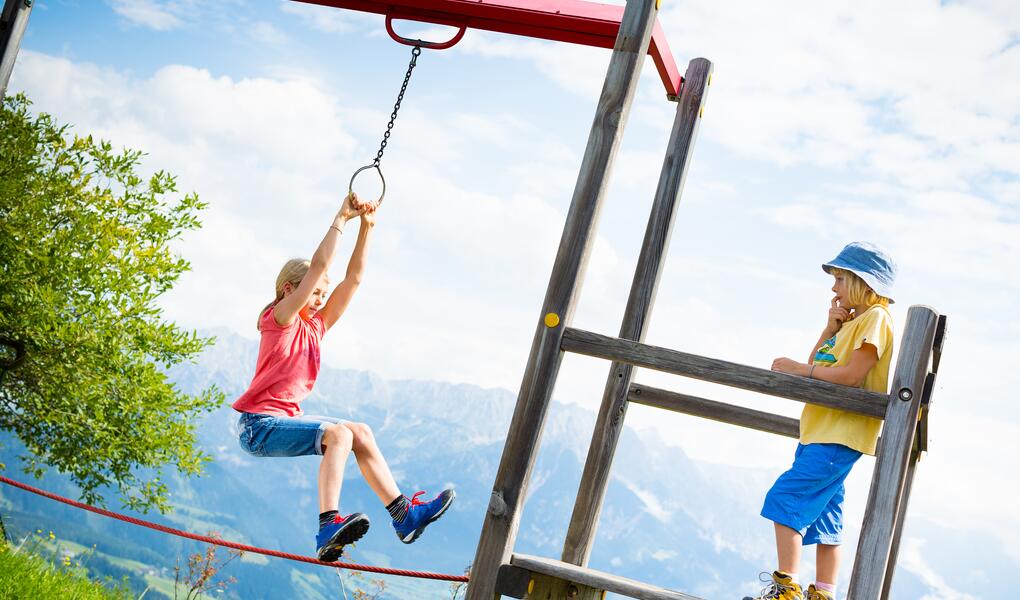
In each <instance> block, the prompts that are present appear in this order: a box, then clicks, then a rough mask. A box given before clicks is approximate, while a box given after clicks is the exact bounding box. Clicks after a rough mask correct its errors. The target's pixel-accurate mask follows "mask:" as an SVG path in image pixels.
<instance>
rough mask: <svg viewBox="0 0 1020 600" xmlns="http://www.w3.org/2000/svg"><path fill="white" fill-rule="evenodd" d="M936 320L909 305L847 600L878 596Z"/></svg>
mask: <svg viewBox="0 0 1020 600" xmlns="http://www.w3.org/2000/svg"><path fill="white" fill-rule="evenodd" d="M937 323H938V314H937V313H936V312H935V311H934V310H932V309H931V308H929V307H927V306H911V307H910V310H909V311H907V324H906V327H905V328H904V332H903V340H902V342H901V344H900V355H899V357H898V360H897V362H896V373H895V375H894V376H893V381H892V387H891V393H890V394H889V408H888V410H887V411H886V418H885V424H884V426H883V430H882V442H881V444H880V445H879V447H878V458H877V459H876V461H875V471H874V475H873V476H872V480H871V491H870V492H869V494H868V505H867V507H866V508H865V509H864V515H865V518H864V524H863V526H862V528H861V536H860V540H859V541H858V545H857V557H856V559H855V560H854V568H853V575H852V576H851V579H850V589H849V592H848V595H847V598H848V599H849V600H876V599H878V598H881V597H882V590H883V585H884V584H885V580H886V568H887V566H888V565H889V557H890V551H891V548H892V539H893V534H894V531H895V528H896V517H897V515H898V513H899V508H900V503H901V501H902V498H903V490H904V487H905V486H904V483H905V481H906V479H907V474H908V466H909V462H910V457H911V453H912V452H913V451H914V436H915V434H916V432H917V421H918V416H919V415H920V412H921V400H922V398H923V393H922V392H923V388H924V381H925V377H926V375H927V373H928V365H929V363H930V361H931V356H932V344H933V341H934V338H935V328H936V325H937Z"/></svg>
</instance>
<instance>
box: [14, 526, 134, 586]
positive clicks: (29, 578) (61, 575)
mask: <svg viewBox="0 0 1020 600" xmlns="http://www.w3.org/2000/svg"><path fill="white" fill-rule="evenodd" d="M39 547H40V544H38V543H33V542H32V541H31V540H29V542H28V543H27V544H22V545H21V547H19V548H17V549H16V550H15V549H14V548H12V547H10V546H8V545H7V544H6V543H4V542H0V600H15V599H18V600H20V599H26V600H29V599H31V600H35V599H36V598H61V599H66V600H126V599H129V598H131V599H133V595H132V594H131V593H130V592H129V591H128V590H127V589H126V588H125V587H122V586H117V587H108V586H107V585H104V584H103V583H101V582H98V581H92V580H90V579H88V577H86V576H85V575H84V574H83V573H82V571H83V569H82V568H81V567H80V565H75V564H72V563H71V561H70V560H69V559H67V558H65V559H63V560H57V559H56V555H53V554H50V555H48V556H47V555H43V554H38V553H37V551H38V549H39Z"/></svg>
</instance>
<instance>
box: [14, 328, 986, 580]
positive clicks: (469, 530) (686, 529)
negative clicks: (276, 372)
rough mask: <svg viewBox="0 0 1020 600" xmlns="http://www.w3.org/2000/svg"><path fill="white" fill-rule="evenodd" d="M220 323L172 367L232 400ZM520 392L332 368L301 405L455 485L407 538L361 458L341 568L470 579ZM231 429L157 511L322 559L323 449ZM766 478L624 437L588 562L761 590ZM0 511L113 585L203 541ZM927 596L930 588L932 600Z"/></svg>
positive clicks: (579, 418)
mask: <svg viewBox="0 0 1020 600" xmlns="http://www.w3.org/2000/svg"><path fill="white" fill-rule="evenodd" d="M216 333H217V334H218V338H219V339H218V342H217V344H216V346H215V347H214V348H212V349H210V350H209V351H208V352H206V353H205V355H204V356H203V357H202V358H201V359H200V360H199V361H197V363H196V364H193V365H186V366H183V367H180V368H176V369H174V370H173V371H172V372H171V373H170V377H171V378H172V379H173V381H175V382H176V383H177V385H179V386H180V387H181V388H182V389H184V390H191V391H194V390H198V389H201V388H203V387H205V386H207V385H209V384H216V385H218V386H219V387H220V388H221V389H223V390H224V391H225V392H226V393H227V395H228V397H235V396H236V395H238V394H239V393H240V392H242V391H243V390H244V388H245V387H246V386H247V384H248V382H249V381H250V378H251V373H252V368H253V365H254V364H255V356H256V352H257V344H256V343H255V342H252V341H249V340H245V339H243V338H240V337H238V336H234V335H231V334H229V333H224V332H216ZM515 400H516V398H515V394H514V393H512V392H509V391H507V390H496V389H482V388H479V387H475V386H470V385H452V384H446V383H439V382H427V381H385V380H382V379H380V378H378V377H376V376H374V375H372V374H370V373H364V372H357V371H346V370H334V369H323V371H322V372H321V374H320V378H319V382H318V384H317V386H316V391H315V392H314V393H313V394H312V395H311V396H310V397H309V398H308V399H307V400H306V401H305V403H304V408H305V411H306V412H307V413H309V414H329V415H333V416H338V417H341V418H344V419H349V420H352V421H361V422H365V423H368V424H369V425H371V426H372V427H373V429H374V431H375V433H376V437H377V439H378V441H379V445H380V447H381V448H382V449H383V452H384V454H385V455H386V456H387V459H388V460H389V462H390V465H391V467H392V469H393V471H394V474H395V476H396V478H397V481H398V483H399V484H400V486H401V488H402V490H403V491H404V493H406V494H408V495H410V494H412V493H414V492H415V491H417V490H419V489H424V490H428V492H429V493H430V494H431V493H435V492H437V491H438V490H439V489H441V488H442V487H444V486H447V485H453V486H455V487H456V489H457V494H458V496H457V501H456V503H455V504H454V506H453V508H452V509H451V510H450V511H449V512H448V513H447V515H445V516H444V517H443V519H442V520H441V521H439V522H437V523H435V524H434V525H432V526H431V527H430V528H429V529H428V531H427V532H426V533H425V534H424V535H423V536H422V538H420V539H419V540H418V541H417V542H415V543H414V544H413V545H410V546H407V545H404V544H402V543H400V542H399V540H398V539H397V538H396V536H395V535H394V534H393V531H392V528H391V527H390V525H389V520H388V517H387V515H386V512H385V509H384V508H383V507H382V506H381V505H380V503H379V501H378V500H377V499H376V498H375V497H374V495H373V494H372V492H371V491H370V490H369V489H368V487H367V485H365V483H364V482H363V480H362V478H361V475H360V473H359V472H358V470H357V468H356V466H355V465H354V462H353V460H352V461H351V462H350V463H348V469H347V473H346V478H345V483H344V489H343V496H342V497H343V501H342V506H341V509H342V510H343V511H345V512H350V511H362V512H365V513H366V514H367V515H368V516H369V517H370V518H371V519H372V522H373V526H372V529H371V531H370V532H369V534H368V535H367V536H366V537H365V539H363V540H362V541H361V542H359V544H358V545H357V547H356V548H354V549H353V550H352V551H351V552H349V554H348V555H347V556H346V557H345V560H349V561H352V562H363V563H371V564H377V565H382V566H391V567H397V568H407V569H413V570H432V571H441V572H448V573H461V572H462V571H463V570H464V568H465V567H466V566H467V565H468V563H469V562H470V561H471V559H472V557H473V555H474V550H475V545H476V543H477V540H478V535H479V531H480V528H481V523H482V516H483V514H484V510H485V507H486V506H487V503H488V498H489V492H490V490H491V487H492V481H493V478H494V475H495V471H496V467H497V465H498V463H499V458H500V454H501V452H502V448H503V440H504V437H505V434H506V430H507V427H508V425H509V422H510V417H511V413H512V411H513V408H514V403H515ZM594 418H595V417H594V414H593V413H591V412H589V411H585V410H583V409H580V408H578V407H576V406H572V405H562V404H554V405H553V407H552V408H551V410H550V415H549V420H548V423H547V425H546V429H545V433H544V437H543V446H542V451H541V453H540V456H539V459H538V462H537V464H536V467H535V470H534V476H533V480H532V483H531V488H530V490H529V497H528V501H527V504H526V507H525V512H524V517H523V519H522V522H521V528H520V535H519V538H518V545H517V550H518V551H520V552H526V553H530V554H538V555H543V556H550V557H558V556H559V553H560V551H561V549H562V544H563V539H564V535H565V531H566V525H567V523H568V521H569V517H570V511H571V509H572V507H573V501H574V496H575V494H576V492H577V485H578V480H579V477H580V472H581V469H582V466H583V461H584V456H585V454H586V452H587V446H588V442H589V440H590V436H591V432H592V429H593V424H594ZM235 423H236V413H234V411H233V410H231V409H230V408H229V406H224V407H222V408H220V409H219V410H217V411H215V412H213V413H211V414H209V415H208V416H207V417H206V418H204V419H203V421H202V422H201V423H200V424H199V425H198V431H199V439H200V443H201V445H202V446H203V447H204V448H205V449H206V450H207V451H208V452H209V453H210V454H211V455H212V456H213V457H214V458H215V460H214V461H213V462H212V463H211V464H210V465H209V466H208V468H207V470H206V471H207V472H206V474H205V476H203V477H200V478H195V479H190V480H183V479H179V478H174V479H173V480H172V481H171V482H170V483H171V489H172V493H173V496H172V499H173V501H174V504H175V506H176V507H177V509H176V511H175V512H174V513H173V514H172V515H169V516H168V517H166V518H159V517H157V518H156V520H160V521H162V522H166V523H169V524H173V525H175V526H178V527H182V528H186V529H189V530H192V531H195V532H199V533H205V532H208V531H217V532H219V533H220V534H221V535H222V536H223V537H225V538H227V539H233V540H238V541H243V542H246V543H251V544H255V545H258V546H263V547H267V548H273V549H278V550H282V551H286V552H293V553H298V554H305V555H311V554H313V552H314V543H313V537H314V532H315V527H316V516H317V507H316V505H315V502H316V501H315V497H316V496H315V485H316V481H315V476H316V468H317V465H318V459H317V458H316V457H302V458H298V459H264V458H262V459H259V458H253V457H251V456H249V455H247V454H245V453H244V452H243V451H242V450H241V449H240V448H239V447H238V445H237V435H236V426H235ZM18 449H19V448H18V446H17V444H16V443H13V442H11V441H8V443H7V444H6V447H5V448H4V449H2V450H0V462H7V463H8V464H9V465H10V464H11V456H12V455H13V454H14V453H15V452H16V451H17V450H18ZM8 472H9V473H11V472H14V469H10V468H9V469H8ZM15 474H16V473H15ZM16 475H17V474H16ZM770 477H771V474H763V473H759V472H745V471H742V470H739V469H733V468H723V467H717V466H713V465H698V464H695V463H693V462H692V461H691V460H689V459H688V457H687V456H686V455H685V454H684V453H683V452H682V451H680V450H678V449H676V448H673V447H669V446H667V445H666V444H664V443H662V441H661V440H659V439H657V438H655V436H649V434H646V433H642V434H641V436H639V435H637V434H636V433H635V432H634V431H632V430H630V429H626V430H625V432H624V435H623V437H622V439H621V443H620V446H619V451H618V454H617V457H616V461H615V463H614V468H613V477H612V481H611V484H610V487H609V491H608V494H607V497H606V501H605V504H604V508H603V512H602V519H601V524H600V528H599V534H598V538H597V540H596V544H595V549H594V552H593V555H592V559H591V566H593V567H595V568H601V569H605V570H607V571H611V572H614V573H618V574H620V575H624V576H627V577H632V578H635V579H639V580H643V581H648V582H653V583H656V584H659V585H663V586H667V587H672V588H675V589H680V590H683V591H686V592H689V593H692V594H695V595H698V596H701V597H704V598H710V599H724V598H733V597H741V595H742V593H744V592H750V591H752V590H755V589H757V582H756V581H755V575H756V574H757V572H758V571H760V570H764V569H767V568H768V567H770V566H771V564H772V561H773V558H772V553H773V548H772V539H771V532H770V528H769V527H768V524H767V523H765V522H764V521H763V520H762V519H761V518H759V517H758V516H757V511H758V508H759V507H760V501H761V490H763V489H764V488H766V487H767V486H768V484H769V483H770V481H769V478H770ZM21 478H24V477H23V476H21ZM42 485H43V486H44V487H46V488H47V489H51V490H53V491H57V492H59V493H64V494H70V495H72V496H73V495H74V490H73V489H72V488H71V486H70V485H69V484H68V483H67V482H66V480H65V479H64V478H62V477H59V476H55V475H50V476H47V477H46V479H45V480H44V482H43V483H42ZM0 508H2V510H3V515H4V518H5V522H7V523H8V527H9V528H11V529H13V530H14V531H16V532H19V533H23V532H25V531H29V530H32V529H35V528H37V527H38V528H42V529H44V530H53V531H54V532H56V533H57V535H58V536H59V537H60V538H61V539H63V540H69V541H75V542H78V543H80V544H82V545H85V546H91V545H92V544H96V546H97V548H96V555H95V558H94V559H93V560H94V561H95V564H94V565H93V566H94V567H95V570H96V571H98V572H100V573H109V574H112V575H114V576H117V577H119V576H120V575H121V574H122V572H124V573H128V574H130V575H131V576H132V577H133V578H134V579H135V581H136V582H137V585H139V586H141V587H144V584H143V583H141V582H142V580H143V578H144V569H141V568H140V567H138V566H137V565H133V564H128V563H124V562H122V561H118V560H116V558H125V559H130V560H133V561H137V562H138V563H142V564H144V565H147V566H148V573H149V575H150V581H151V576H152V575H159V574H162V575H163V576H166V575H168V574H169V576H170V578H171V579H172V577H173V574H172V570H168V569H172V568H173V565H174V563H175V561H176V560H177V559H178V557H182V556H184V555H185V554H186V553H187V552H192V551H194V550H195V549H196V548H197V547H198V546H197V545H195V544H192V543H191V542H186V541H182V540H179V539H177V538H173V537H170V536H166V535H164V534H161V533H157V532H154V531H151V530H147V529H143V528H138V527H134V526H130V525H127V524H123V523H120V522H118V521H113V520H111V519H107V518H105V517H101V516H97V515H93V514H91V513H86V512H83V511H78V510H75V509H72V508H69V507H64V506H63V505H58V504H55V503H53V502H51V501H47V500H44V499H41V498H37V497H35V496H32V495H29V494H26V493H23V492H20V491H15V490H11V489H9V488H0ZM939 534H940V535H952V533H951V532H949V533H947V532H944V531H940V532H939ZM912 549H913V548H912ZM922 551H923V550H922ZM936 558H937V560H935V562H932V563H931V564H940V563H944V562H947V561H948V564H947V566H948V567H951V566H952V562H951V557H949V556H946V557H936ZM986 566H987V565H986ZM915 570H918V571H921V572H922V573H923V571H924V569H922V568H918V569H915ZM993 571H994V569H993ZM984 572H985V573H987V572H988V569H987V568H986V570H985V571H984ZM225 573H226V574H227V575H233V576H234V577H236V578H237V579H238V582H237V583H235V584H233V585H232V586H230V588H229V589H228V591H227V592H226V593H225V594H224V595H225V596H227V597H239V598H246V599H247V598H335V597H338V595H339V592H338V589H337V588H338V581H337V577H336V574H335V572H334V571H332V570H330V569H326V568H323V567H319V566H315V565H305V564H301V563H293V562H289V561H284V560H280V559H270V558H266V557H262V556H249V557H246V558H245V560H244V561H243V562H239V563H234V564H231V565H230V566H229V567H228V568H227V570H226V571H225ZM366 578H368V579H375V577H374V576H371V577H367V576H366ZM363 579H365V578H363ZM922 579H924V578H923V577H920V578H919V577H917V576H915V575H913V574H912V573H911V572H909V571H905V570H904V569H901V570H900V572H899V573H898V575H897V581H896V587H895V590H896V594H895V595H894V597H896V598H922V597H927V598H938V597H941V596H938V595H937V587H938V585H939V582H938V581H932V580H931V578H926V579H925V580H924V581H922ZM971 579H972V580H975V581H977V580H978V579H980V578H977V579H975V578H974V577H972V578H971ZM385 580H386V582H387V591H386V595H385V597H388V598H389V597H392V598H449V597H450V589H449V586H448V584H446V583H442V582H428V581H426V582H420V581H417V580H403V579H397V578H385ZM954 587H957V586H954ZM960 587H963V588H964V589H966V588H965V586H959V587H958V589H959V588H960ZM158 590H159V588H158V586H157V587H156V588H154V589H153V590H150V592H149V594H153V595H151V596H150V595H147V596H146V597H147V598H148V597H155V593H156V591H158ZM928 593H935V594H936V595H933V596H931V595H929V596H925V594H928ZM979 596H980V594H977V595H976V596H975V597H979Z"/></svg>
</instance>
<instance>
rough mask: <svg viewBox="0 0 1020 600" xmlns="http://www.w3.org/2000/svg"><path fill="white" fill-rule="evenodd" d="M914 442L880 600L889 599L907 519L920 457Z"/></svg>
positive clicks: (897, 512) (897, 511)
mask: <svg viewBox="0 0 1020 600" xmlns="http://www.w3.org/2000/svg"><path fill="white" fill-rule="evenodd" d="M916 446H917V444H916V443H915V448H914V451H913V452H912V453H911V454H910V462H909V463H908V465H907V480H906V482H904V484H903V492H902V497H901V498H900V502H899V506H898V507H897V509H896V528H895V531H894V532H893V538H892V545H891V546H890V548H889V564H887V565H886V568H885V577H884V580H883V582H882V600H889V594H890V593H891V592H892V581H893V576H894V575H895V574H896V558H897V557H898V555H899V553H900V540H901V539H902V536H903V524H904V523H905V522H906V519H907V506H909V504H910V491H911V489H912V488H913V487H914V473H915V472H916V471H917V462H918V461H919V460H920V459H921V452H920V450H918V449H917V447H916Z"/></svg>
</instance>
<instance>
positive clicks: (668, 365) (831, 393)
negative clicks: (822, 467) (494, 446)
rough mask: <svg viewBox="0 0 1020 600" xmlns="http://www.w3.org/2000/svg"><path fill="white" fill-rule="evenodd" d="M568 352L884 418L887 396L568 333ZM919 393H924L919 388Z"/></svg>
mask: <svg viewBox="0 0 1020 600" xmlns="http://www.w3.org/2000/svg"><path fill="white" fill-rule="evenodd" d="M562 347H563V349H564V350H566V351H567V352H576V353H578V354H585V355H587V356H594V357H597V358H605V359H608V360H612V361H620V362H626V363H629V364H632V365H634V366H637V367H647V368H649V369H655V370H657V371H663V372H665V373H672V374H674V375H682V376H684V377H691V378H693V379H700V380H702V381H710V382H712V383H718V384H722V385H728V386H730V387H735V388H740V389H743V390H748V391H752V392H759V393H762V394H768V395H770V396H778V397H780V398H787V399H790V400H797V401H800V402H806V403H808V404H817V405H818V406H827V407H829V408H838V409H840V410H846V411H850V412H853V413H858V414H862V415H867V416H869V417H876V418H879V419H881V418H884V417H885V411H886V408H887V404H888V401H889V398H888V396H886V395H885V394H879V393H877V392H869V391H868V390H864V389H861V388H853V387H847V386H845V385H837V384H835V383H829V382H827V381H819V380H817V379H808V378H806V377H799V376H797V375H790V374H788V373H778V372H775V371H770V370H768V369H759V368H757V367H749V366H747V365H741V364H737V363H732V362H728V361H725V360H718V359H715V358H706V357H704V356H698V355H696V354H688V353H686V352H679V351H677V350H669V349H667V348H661V347H658V346H650V345H647V344H641V343H638V342H634V341H631V340H621V339H619V338H613V337H609V336H605V335H600V334H597V333H592V332H590V331H582V330H580V329H574V328H571V327H568V328H567V330H566V331H565V332H564V334H563V346H562ZM918 391H920V388H918Z"/></svg>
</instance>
